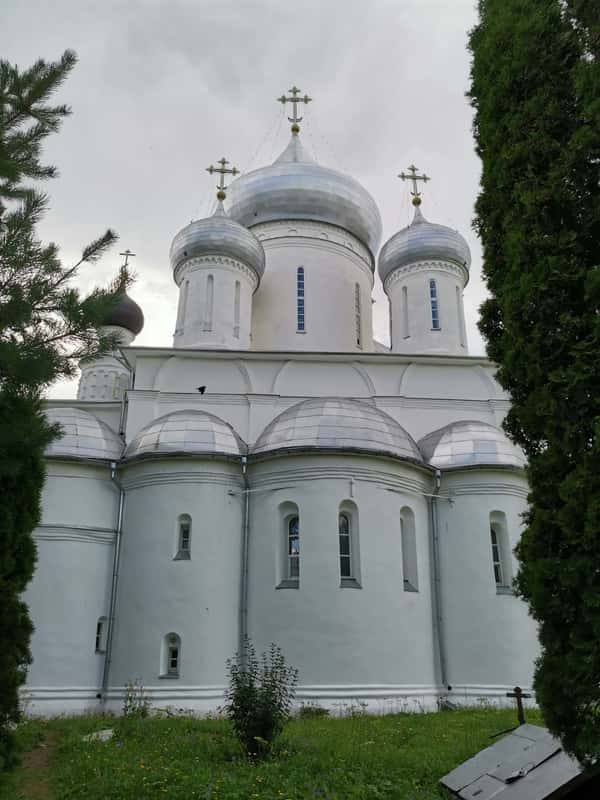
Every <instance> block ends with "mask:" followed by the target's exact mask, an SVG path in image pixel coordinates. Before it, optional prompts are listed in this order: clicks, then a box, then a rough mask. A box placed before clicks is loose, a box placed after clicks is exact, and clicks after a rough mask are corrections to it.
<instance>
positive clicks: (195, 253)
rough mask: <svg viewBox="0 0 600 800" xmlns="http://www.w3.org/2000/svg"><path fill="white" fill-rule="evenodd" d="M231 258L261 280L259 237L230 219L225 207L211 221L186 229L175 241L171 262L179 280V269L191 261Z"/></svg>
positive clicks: (262, 266)
mask: <svg viewBox="0 0 600 800" xmlns="http://www.w3.org/2000/svg"><path fill="white" fill-rule="evenodd" d="M202 256H228V257H229V258H233V259H235V260H236V261H241V262H242V264H246V265H247V266H249V267H251V268H252V269H253V270H254V272H255V273H256V276H257V278H258V279H259V280H260V278H261V277H262V275H263V273H264V271H265V253H264V250H263V248H262V245H261V243H260V242H259V241H258V239H257V238H256V236H254V234H253V233H251V232H250V231H249V230H248V229H247V228H244V227H243V225H240V224H239V223H238V222H235V221H234V220H233V219H231V218H230V217H229V216H228V215H227V213H226V212H225V209H224V208H223V205H222V203H219V205H218V206H217V210H216V211H215V213H214V214H213V215H212V217H207V218H206V219H197V220H193V221H192V222H190V224H189V225H186V226H185V228H182V230H180V231H179V233H178V234H176V236H175V238H174V239H173V244H172V245H171V252H170V259H171V267H172V268H173V274H174V275H175V279H176V280H177V269H178V267H179V266H180V265H181V264H184V263H185V262H186V261H189V260H190V259H191V258H200V257H202Z"/></svg>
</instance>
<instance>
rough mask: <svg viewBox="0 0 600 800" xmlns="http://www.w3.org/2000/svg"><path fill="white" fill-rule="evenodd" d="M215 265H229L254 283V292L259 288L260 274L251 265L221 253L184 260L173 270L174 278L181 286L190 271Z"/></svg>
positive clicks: (206, 268) (197, 270)
mask: <svg viewBox="0 0 600 800" xmlns="http://www.w3.org/2000/svg"><path fill="white" fill-rule="evenodd" d="M215 266H221V267H228V268H229V269H232V270H233V271H234V272H237V273H238V274H240V275H243V276H244V277H245V278H246V279H247V280H248V281H249V282H250V284H251V285H252V291H253V292H255V291H256V289H257V288H258V282H259V281H258V275H257V274H256V272H255V271H254V270H253V269H252V268H251V267H247V266H246V265H245V264H243V263H242V262H241V261H238V260H237V259H235V258H229V257H228V256H219V255H214V256H213V255H206V256H195V257H194V258H188V259H187V261H183V262H182V263H181V264H179V265H178V266H177V267H176V268H175V270H174V271H173V280H174V281H175V283H176V284H177V286H180V284H181V281H182V280H183V279H184V277H185V276H186V275H188V274H189V273H191V272H199V271H201V270H208V269H211V268H212V269H214V268H215Z"/></svg>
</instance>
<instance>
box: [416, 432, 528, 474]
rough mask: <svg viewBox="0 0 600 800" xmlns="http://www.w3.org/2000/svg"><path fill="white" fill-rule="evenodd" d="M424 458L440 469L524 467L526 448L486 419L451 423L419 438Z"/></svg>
mask: <svg viewBox="0 0 600 800" xmlns="http://www.w3.org/2000/svg"><path fill="white" fill-rule="evenodd" d="M419 449H420V450H421V453H422V454H423V458H424V459H425V461H428V462H429V463H430V464H431V466H433V467H437V468H438V469H452V468H457V467H470V466H488V467H494V466H501V467H518V468H524V467H525V465H526V460H525V456H524V454H523V451H522V450H520V449H519V448H518V447H515V445H514V444H513V443H512V442H511V441H510V440H509V439H508V437H507V436H506V434H505V433H504V432H503V431H501V430H500V429H499V428H496V427H494V426H493V425H489V424H488V423H487V422H478V421H472V420H466V421H464V422H452V423H451V424H450V425H446V426H445V427H443V428H440V429H439V430H437V431H433V433H429V434H428V435H427V436H424V437H423V438H422V439H421V440H420V441H419Z"/></svg>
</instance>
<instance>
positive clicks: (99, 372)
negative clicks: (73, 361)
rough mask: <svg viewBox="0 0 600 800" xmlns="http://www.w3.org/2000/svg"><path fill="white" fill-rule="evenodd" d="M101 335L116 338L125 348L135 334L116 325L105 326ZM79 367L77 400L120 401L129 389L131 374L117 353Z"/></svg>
mask: <svg viewBox="0 0 600 800" xmlns="http://www.w3.org/2000/svg"><path fill="white" fill-rule="evenodd" d="M103 333H105V334H107V335H109V334H112V335H115V336H117V338H118V341H119V343H120V344H121V346H123V347H127V346H128V345H130V344H131V343H132V342H133V340H134V339H135V334H133V333H132V332H131V331H128V330H127V329H126V328H121V327H120V326H118V325H106V326H105V327H104V328H103ZM80 367H81V375H80V377H79V385H78V387H77V399H78V400H99V401H111V400H120V399H121V398H122V397H123V393H124V392H125V390H126V389H128V388H129V385H130V380H131V373H130V371H129V369H128V368H127V366H126V364H124V363H123V359H122V358H121V357H120V353H118V352H117V353H107V354H106V355H105V356H102V357H101V358H96V359H94V360H93V361H88V362H82V363H81V364H80Z"/></svg>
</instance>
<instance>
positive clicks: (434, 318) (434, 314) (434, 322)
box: [429, 278, 441, 331]
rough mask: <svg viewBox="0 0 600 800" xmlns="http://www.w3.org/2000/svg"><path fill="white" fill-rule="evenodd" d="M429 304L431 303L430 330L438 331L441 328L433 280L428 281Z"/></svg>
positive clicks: (435, 284) (436, 293)
mask: <svg viewBox="0 0 600 800" xmlns="http://www.w3.org/2000/svg"><path fill="white" fill-rule="evenodd" d="M429 302H430V303H431V329H432V330H434V331H439V330H441V326H440V308H439V301H438V290H437V283H436V282H435V281H434V280H433V278H432V279H431V280H430V281H429Z"/></svg>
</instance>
